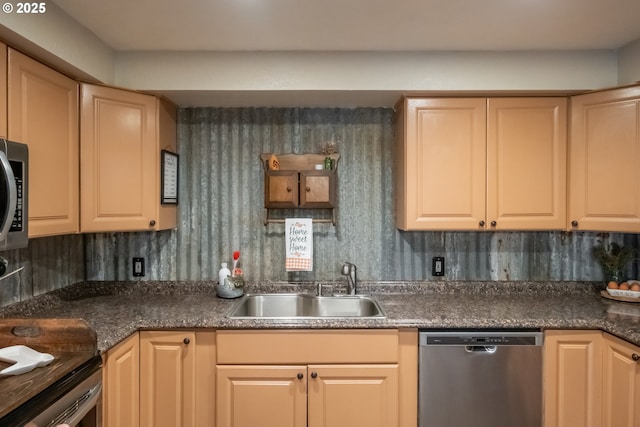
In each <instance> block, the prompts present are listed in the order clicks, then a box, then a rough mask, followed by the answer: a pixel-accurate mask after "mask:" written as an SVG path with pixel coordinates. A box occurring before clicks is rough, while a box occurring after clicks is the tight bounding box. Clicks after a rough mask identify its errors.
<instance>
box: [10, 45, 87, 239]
mask: <svg viewBox="0 0 640 427" xmlns="http://www.w3.org/2000/svg"><path fill="white" fill-rule="evenodd" d="M8 54H9V59H8V74H9V75H8V79H9V89H8V105H9V107H8V109H9V117H8V122H9V135H8V136H9V139H11V140H14V141H18V142H23V143H25V144H27V145H28V146H29V237H41V236H52V235H58V234H71V233H77V232H78V230H79V226H80V224H79V200H80V196H79V164H78V161H79V155H80V154H79V144H80V143H79V140H78V116H79V105H78V84H77V83H76V82H75V81H74V80H72V79H70V78H68V77H67V76H65V75H63V74H60V73H58V72H57V71H55V70H53V69H51V68H49V67H47V66H45V65H43V64H41V63H39V62H37V61H35V60H33V59H31V58H29V57H28V56H25V55H23V54H21V53H20V52H17V51H15V50H13V49H9V52H8Z"/></svg>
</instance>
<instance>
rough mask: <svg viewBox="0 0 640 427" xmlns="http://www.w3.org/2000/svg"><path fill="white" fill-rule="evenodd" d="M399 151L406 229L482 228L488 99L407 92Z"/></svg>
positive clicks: (399, 213) (399, 211)
mask: <svg viewBox="0 0 640 427" xmlns="http://www.w3.org/2000/svg"><path fill="white" fill-rule="evenodd" d="M402 114H403V115H404V120H405V123H404V124H400V125H401V126H404V129H402V130H400V131H399V135H398V137H399V138H402V139H403V140H401V141H398V145H401V147H400V148H397V149H398V150H399V152H398V153H397V154H396V160H397V164H396V167H397V168H398V174H399V176H398V179H399V181H400V182H399V187H400V190H401V191H399V192H398V197H397V198H396V200H397V201H396V202H397V203H398V204H399V205H397V206H396V226H397V227H398V228H400V229H403V230H481V229H483V228H484V220H485V194H486V193H485V191H486V101H485V99H484V98H477V99H476V98H469V99H466V98H456V99H438V98H434V99H422V98H408V99H407V100H406V104H405V111H404V112H403V113H402Z"/></svg>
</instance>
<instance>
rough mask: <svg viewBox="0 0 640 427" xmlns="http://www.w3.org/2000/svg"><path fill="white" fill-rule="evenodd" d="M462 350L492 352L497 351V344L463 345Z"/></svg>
mask: <svg viewBox="0 0 640 427" xmlns="http://www.w3.org/2000/svg"><path fill="white" fill-rule="evenodd" d="M464 351H465V352H467V353H488V354H493V353H495V352H496V351H498V346H497V345H465V346H464Z"/></svg>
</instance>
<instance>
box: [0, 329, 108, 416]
mask: <svg viewBox="0 0 640 427" xmlns="http://www.w3.org/2000/svg"><path fill="white" fill-rule="evenodd" d="M12 345H26V346H27V347H30V348H32V349H34V350H36V351H39V352H42V353H49V354H51V355H53V356H54V360H53V361H52V362H51V363H50V364H49V365H47V366H44V367H40V368H35V369H34V370H33V371H31V372H27V373H24V374H20V375H11V376H0V419H2V417H4V416H5V415H7V414H8V413H9V412H11V411H12V410H14V409H15V408H17V407H18V406H20V405H21V404H22V403H24V402H26V401H27V400H29V399H30V398H32V397H34V396H36V395H37V394H38V393H39V392H41V391H42V390H44V389H45V388H47V387H48V386H50V385H51V384H53V383H55V382H56V381H58V380H59V379H60V378H62V377H63V376H65V375H66V374H67V373H69V372H70V371H72V370H73V369H75V368H77V367H78V366H80V365H82V364H83V363H84V362H86V361H87V360H89V359H91V358H92V357H93V356H95V355H96V354H97V353H98V352H97V348H98V347H97V339H96V333H95V331H94V330H93V328H91V326H89V324H88V323H87V322H85V321H84V320H82V319H0V348H4V347H9V346H12ZM7 366H10V364H9V363H5V362H0V369H3V368H5V367H7Z"/></svg>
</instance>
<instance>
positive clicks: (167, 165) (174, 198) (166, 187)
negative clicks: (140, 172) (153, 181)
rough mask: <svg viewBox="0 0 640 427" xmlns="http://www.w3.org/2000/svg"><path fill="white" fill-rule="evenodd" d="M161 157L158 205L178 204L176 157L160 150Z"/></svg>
mask: <svg viewBox="0 0 640 427" xmlns="http://www.w3.org/2000/svg"><path fill="white" fill-rule="evenodd" d="M160 155H161V165H160V166H161V168H160V170H161V180H162V182H161V183H160V191H161V194H160V203H162V204H163V205H177V204H178V155H177V154H176V153H172V152H170V151H167V150H162V151H161V152H160Z"/></svg>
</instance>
